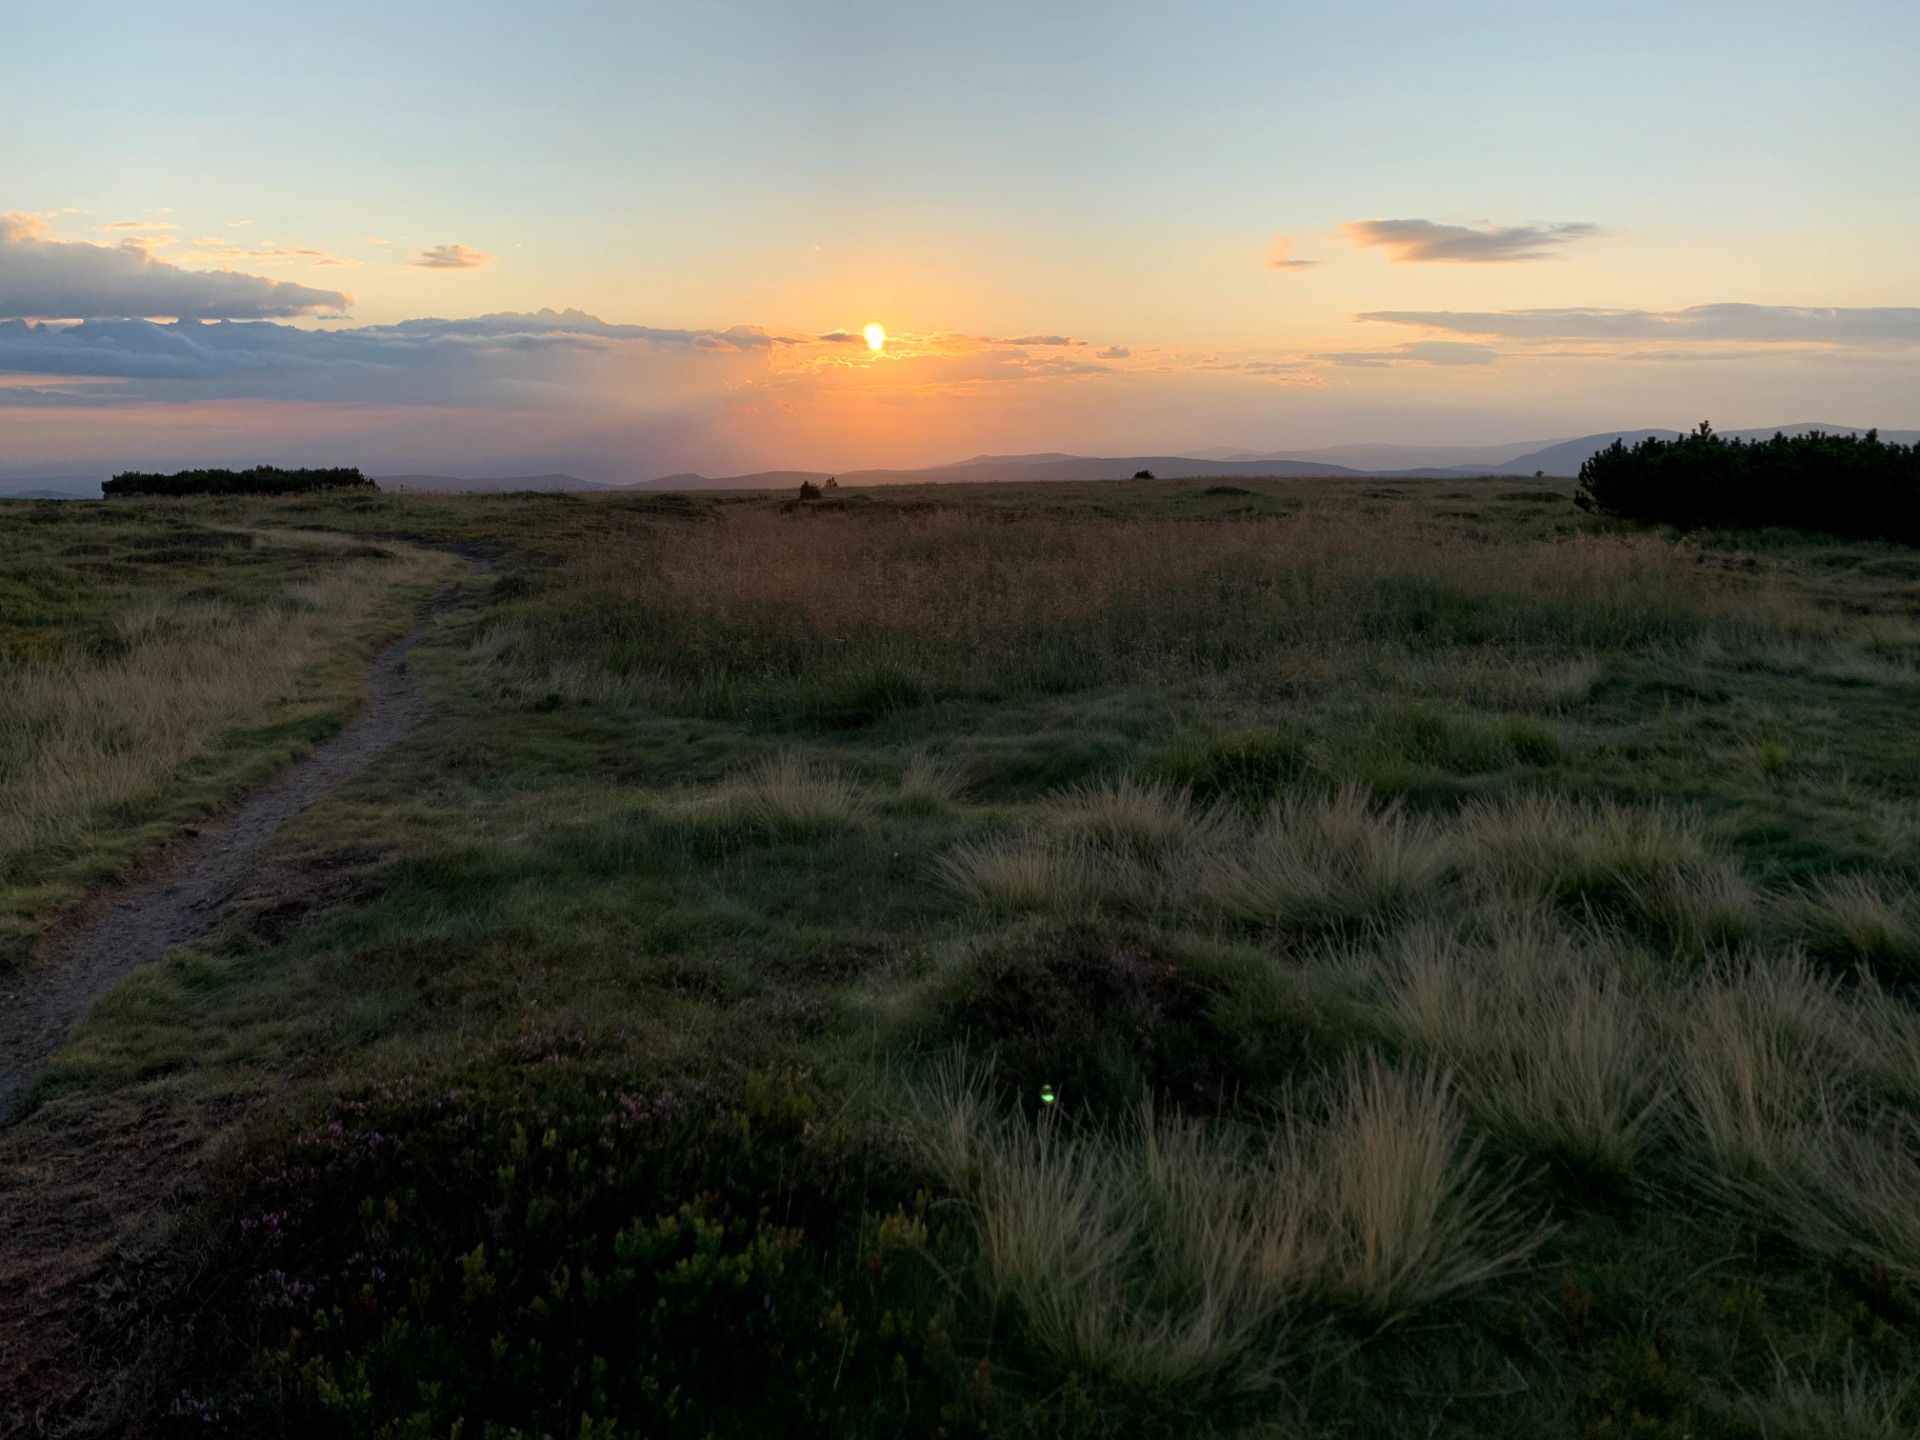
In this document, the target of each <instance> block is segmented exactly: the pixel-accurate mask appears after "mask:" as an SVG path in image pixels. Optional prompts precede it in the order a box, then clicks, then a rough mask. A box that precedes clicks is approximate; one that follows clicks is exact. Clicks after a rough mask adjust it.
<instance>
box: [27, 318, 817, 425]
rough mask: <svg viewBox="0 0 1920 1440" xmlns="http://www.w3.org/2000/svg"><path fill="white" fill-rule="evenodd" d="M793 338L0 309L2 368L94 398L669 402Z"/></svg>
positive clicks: (538, 322)
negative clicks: (91, 383) (10, 314)
mask: <svg viewBox="0 0 1920 1440" xmlns="http://www.w3.org/2000/svg"><path fill="white" fill-rule="evenodd" d="M796 343H800V342H798V341H797V340H795V339H794V338H792V337H787V336H776V335H771V334H769V333H767V332H766V331H764V330H761V329H758V328H756V327H754V326H747V325H736V326H732V327H730V328H728V329H724V330H711V329H708V330H679V329H667V328H660V327H655V326H646V325H618V324H610V323H608V322H606V321H603V320H600V319H599V318H597V317H595V316H592V315H587V314H583V313H582V312H580V311H578V310H565V311H555V310H541V311H538V312H535V313H532V314H515V313H502V314H495V315H481V316H476V317H474V318H472V319H467V320H437V319H421V320H406V321H402V322H400V323H399V324H397V325H368V326H359V327H352V328H341V329H334V330H310V329H300V328H296V327H294V326H291V325H280V324H273V323H270V322H261V321H252V322H220V323H214V324H202V323H200V322H198V321H192V320H188V321H183V322H176V323H172V324H155V323H153V322H151V321H146V320H123V319H94V320H87V321H85V322H83V323H81V324H78V325H55V324H32V323H29V322H28V321H25V320H0V375H6V374H20V375H32V376H38V377H44V378H46V379H49V380H51V379H54V378H58V377H66V378H69V379H70V378H73V377H97V378H101V379H111V380H114V381H117V382H119V386H118V388H117V389H116V390H114V391H113V392H112V393H111V394H101V395H99V396H98V397H96V398H94V399H93V400H92V401H91V402H90V403H99V404H111V403H127V402H130V401H140V400H148V401H151V400H202V399H245V398H273V399H295V400H314V401H332V402H340V401H351V402H356V403H360V404H372V403H382V404H437V405H487V404H499V405H511V406H518V407H522V408H551V407H558V406H562V405H565V404H567V403H571V400H572V398H574V397H585V396H586V395H587V394H588V393H589V392H590V391H591V390H592V388H593V386H594V385H595V384H596V383H602V384H604V386H605V387H606V388H607V389H609V390H613V391H619V392H622V393H629V394H631V393H639V392H640V391H642V390H645V389H647V388H648V387H651V392H652V393H656V394H657V396H658V398H660V399H661V400H662V401H663V402H664V401H666V400H668V399H670V398H671V395H672V393H673V387H674V386H676V385H678V386H682V387H685V386H689V385H691V386H694V387H696V388H697V387H700V386H705V387H707V388H709V389H711V388H716V387H718V386H719V385H720V384H721V383H722V379H721V378H720V377H726V380H725V383H735V382H738V381H740V380H743V379H745V378H747V376H748V374H749V373H750V369H751V367H749V369H748V370H741V369H740V368H739V367H741V366H743V365H747V363H748V357H750V356H752V355H755V354H757V355H758V356H759V360H758V364H759V366H761V367H764V366H765V364H766V358H767V356H768V355H770V354H771V353H772V352H773V349H774V347H776V346H788V345H793V344H796ZM676 356H678V357H681V358H680V359H678V360H676V359H674V358H673V357H676ZM729 366H731V367H734V368H733V369H728V368H727V367H729ZM716 367H719V368H716ZM39 388H41V389H43V390H44V389H46V388H48V387H46V386H41V387H39Z"/></svg>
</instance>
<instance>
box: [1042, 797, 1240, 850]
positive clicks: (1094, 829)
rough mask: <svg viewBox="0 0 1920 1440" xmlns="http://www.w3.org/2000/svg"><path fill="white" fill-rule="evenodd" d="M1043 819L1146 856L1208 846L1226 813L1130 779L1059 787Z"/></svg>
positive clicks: (1111, 847)
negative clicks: (1200, 806)
mask: <svg viewBox="0 0 1920 1440" xmlns="http://www.w3.org/2000/svg"><path fill="white" fill-rule="evenodd" d="M1043 818H1044V820H1045V821H1046V822H1047V823H1048V824H1050V825H1052V826H1054V827H1055V828H1057V829H1059V830H1061V831H1063V832H1065V833H1066V834H1068V835H1071V836H1075V837H1077V838H1079V839H1081V840H1084V841H1086V842H1087V843H1088V844H1090V845H1094V846H1098V847H1101V848H1104V849H1108V850H1113V851H1117V852H1120V853H1122V854H1131V855H1139V856H1143V857H1157V856H1167V855H1173V854H1178V853H1179V852H1182V851H1186V852H1195V851H1200V850H1205V849H1209V848H1211V847H1213V846H1215V845H1217V844H1218V843H1219V841H1220V837H1221V833H1222V831H1223V830H1224V829H1225V828H1226V823H1227V821H1226V816H1225V814H1224V812H1223V811H1221V810H1219V809H1217V808H1215V809H1201V808H1199V807H1196V806H1195V805H1194V803H1193V798H1192V796H1190V795H1189V794H1188V793H1187V792H1186V791H1185V790H1182V789H1179V788H1178V787H1176V786H1173V785H1166V784H1160V783H1156V782H1154V781H1141V780H1134V779H1130V778H1128V779H1121V780H1117V781H1109V782H1106V783H1104V784H1098V785H1079V786H1075V787H1073V788H1071V789H1068V790H1062V791H1059V792H1057V793H1055V794H1054V795H1053V796H1051V797H1050V798H1049V799H1048V801H1047V803H1046V805H1045V807H1044V809H1043Z"/></svg>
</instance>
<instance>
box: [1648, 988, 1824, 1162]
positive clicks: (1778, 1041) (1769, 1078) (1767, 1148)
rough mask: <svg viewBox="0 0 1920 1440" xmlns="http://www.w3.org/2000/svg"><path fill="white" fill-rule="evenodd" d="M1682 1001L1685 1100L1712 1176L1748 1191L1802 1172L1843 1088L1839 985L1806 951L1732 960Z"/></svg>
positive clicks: (1693, 1136) (1679, 1044)
mask: <svg viewBox="0 0 1920 1440" xmlns="http://www.w3.org/2000/svg"><path fill="white" fill-rule="evenodd" d="M1679 1008H1680V1014H1681V1016H1682V1019H1681V1022H1680V1025H1679V1026H1678V1030H1677V1033H1676V1034H1675V1036H1674V1040H1673V1048H1674V1054H1675V1058H1676V1066H1677V1072H1678V1074H1677V1084H1678V1090H1679V1098H1680V1101H1681V1109H1682V1112H1683V1115H1684V1117H1685V1123H1686V1128H1687V1136H1688V1139H1689V1141H1690V1143H1691V1145H1692V1147H1693V1149H1694V1150H1695V1152H1696V1155H1697V1158H1698V1161H1699V1162H1700V1163H1703V1164H1704V1165H1705V1167H1706V1169H1705V1178H1706V1180H1707V1181H1708V1183H1709V1184H1715V1185H1717V1184H1727V1185H1730V1186H1731V1187H1733V1188H1734V1189H1736V1190H1741V1189H1746V1188H1751V1187H1754V1186H1761V1187H1772V1186H1779V1185H1783V1184H1787V1183H1790V1182H1794V1181H1796V1180H1797V1179H1799V1178H1800V1177H1802V1176H1803V1175H1804V1174H1805V1172H1806V1171H1807V1168H1808V1166H1809V1165H1810V1163H1811V1161H1812V1156H1813V1149H1814V1146H1815V1144H1816V1142H1817V1140H1818V1139H1819V1137H1820V1135H1821V1133H1822V1132H1823V1131H1824V1130H1825V1129H1826V1128H1827V1127H1828V1126H1829V1125H1830V1124H1831V1123H1832V1116H1833V1110H1834V1106H1835V1104H1836V1103H1837V1101H1838V1099H1839V1097H1840V1092H1841V1090H1842V1088H1843V1085H1844V1076H1843V1075H1842V1074H1840V1073H1839V1071H1838V1067H1837V1065H1836V1062H1835V1060H1834V1057H1833V1051H1832V1047H1831V1037H1832V1036H1833V1034H1834V1032H1835V1027H1836V1025H1837V1024H1838V1023H1839V1019H1840V1016H1841V1013H1842V1012H1841V1011H1840V1001H1839V998H1838V995H1837V993H1836V991H1835V988H1834V985H1833V982H1832V981H1830V980H1828V979H1825V978H1823V977H1821V976H1819V975H1817V974H1816V973H1815V972H1814V971H1813V969H1812V968H1811V967H1810V966H1809V965H1808V964H1807V963H1806V961H1805V960H1804V959H1802V958H1800V957H1798V956H1791V955H1790V956H1787V957H1784V958H1778V959H1753V960H1749V961H1747V962H1746V963H1744V964H1739V965H1736V964H1732V963H1728V964H1723V965H1721V966H1718V967H1716V968H1715V970H1714V971H1713V972H1712V973H1710V974H1709V975H1708V976H1706V977H1705V978H1703V979H1702V980H1701V981H1700V982H1698V983H1697V984H1696V985H1694V986H1693V987H1692V988H1691V990H1690V991H1689V992H1687V993H1686V994H1685V995H1684V996H1683V997H1682V998H1681V1001H1680V1007H1679Z"/></svg>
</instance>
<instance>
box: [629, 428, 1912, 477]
mask: <svg viewBox="0 0 1920 1440" xmlns="http://www.w3.org/2000/svg"><path fill="white" fill-rule="evenodd" d="M1865 429H1866V427H1864V426H1856V425H1827V424H1821V423H1819V422H1815V421H1806V422H1802V423H1800V424H1795V425H1770V426H1765V427H1762V428H1758V429H1752V430H1730V431H1727V432H1725V433H1726V434H1727V436H1728V437H1729V438H1739V439H1746V440H1765V439H1768V438H1770V437H1772V436H1773V435H1776V434H1786V435H1799V434H1804V433H1806V432H1807V431H1810V430H1824V431H1826V432H1827V433H1828V434H1833V435H1839V434H1848V435H1851V434H1861V433H1864V431H1865ZM1680 433H1681V432H1680V431H1678V430H1657V429H1650V430H1602V431H1598V432H1596V433H1595V434H1592V435H1582V436H1579V437H1578V438H1576V439H1572V440H1547V441H1537V440H1536V441H1519V442H1514V443H1510V444H1506V445H1490V446H1486V447H1481V448H1476V447H1470V446H1425V445H1365V444H1360V445H1342V446H1335V447H1332V448H1330V449H1326V450H1293V451H1277V452H1273V453H1269V454H1260V453H1257V452H1248V451H1233V450H1224V449H1217V450H1215V451H1214V453H1213V454H1212V455H1126V456H1110V457H1100V456H1090V455H1062V454H1058V453H1047V454H1041V455H976V456H974V457H973V458H972V459H970V460H959V461H955V462H953V463H952V464H948V465H933V466H926V467H923V468H920V469H902V470H842V471H840V472H838V476H837V478H838V479H839V481H840V483H841V484H843V485H915V484H919V485H927V484H941V483H945V484H957V483H975V484H981V483H997V482H1005V481H1016V480H1028V481H1046V480H1126V479H1130V478H1131V477H1132V476H1133V475H1134V474H1136V473H1137V472H1139V471H1141V470H1150V471H1152V472H1153V474H1154V475H1156V476H1157V477H1159V478H1160V479H1162V480H1172V479H1183V480H1186V479H1212V478H1223V477H1226V478H1239V479H1261V478H1273V477H1290V476H1333V477H1337V476H1342V475H1346V476H1353V477H1359V476H1370V477H1377V478H1379V479H1385V480H1393V479H1435V480H1439V479H1465V478H1468V477H1470V476H1475V475H1533V474H1535V473H1540V474H1545V475H1553V476H1560V477H1571V476H1573V475H1575V474H1577V473H1578V472H1579V469H1580V466H1581V464H1582V463H1583V462H1584V461H1586V459H1587V458H1588V457H1589V456H1591V455H1595V454H1597V453H1598V452H1600V451H1602V450H1604V449H1606V448H1607V446H1609V445H1611V444H1612V443H1613V442H1614V441H1615V440H1625V441H1626V442H1627V443H1628V444H1630V445H1631V444H1635V443H1637V442H1638V441H1640V440H1643V439H1646V438H1647V437H1648V436H1658V437H1660V438H1661V439H1667V440H1671V439H1674V438H1676V437H1678V436H1679V434H1680ZM1880 436H1881V438H1882V439H1883V440H1888V441H1897V442H1898V443H1900V444H1903V445H1910V444H1913V443H1915V442H1916V441H1920V430H1882V431H1881V432H1880ZM1421 460H1426V461H1429V462H1433V461H1440V462H1441V463H1427V464H1421V463H1419V462H1420V461H1421ZM1382 462H1384V463H1382ZM827 476H828V472H827V471H824V470H762V471H757V472H755V473H753V474H747V475H719V476H712V475H700V474H694V473H683V474H678V475H663V476H661V477H660V478H659V479H657V480H643V481H640V482H639V483H637V484H635V485H631V486H625V487H621V488H625V489H634V490H783V489H791V488H794V487H797V486H798V485H799V484H800V483H801V482H802V481H805V480H811V481H813V482H814V483H815V484H819V483H820V482H821V481H823V480H825V479H826V478H827Z"/></svg>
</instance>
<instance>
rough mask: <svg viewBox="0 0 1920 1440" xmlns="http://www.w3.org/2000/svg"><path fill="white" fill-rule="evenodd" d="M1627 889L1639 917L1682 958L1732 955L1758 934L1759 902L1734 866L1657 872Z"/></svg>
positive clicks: (1717, 864) (1717, 863) (1710, 865)
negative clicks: (1715, 953) (1725, 951)
mask: <svg viewBox="0 0 1920 1440" xmlns="http://www.w3.org/2000/svg"><path fill="white" fill-rule="evenodd" d="M1626 889H1627V893H1628V894H1629V895H1630V896H1631V897H1632V904H1633V906H1634V908H1635V909H1636V910H1638V912H1639V913H1640V915H1641V917H1642V918H1643V919H1645V920H1646V921H1647V922H1648V923H1649V924H1650V925H1652V926H1653V928H1654V929H1655V930H1657V931H1659V932H1660V933H1661V934H1662V935H1664V936H1665V937H1666V938H1667V939H1668V941H1670V942H1671V944H1672V945H1673V947H1674V949H1675V950H1676V951H1678V952H1679V953H1681V954H1685V955H1692V956H1699V955H1707V954H1711V953H1713V952H1715V951H1723V950H1729V949H1732V948H1733V947H1735V946H1738V945H1742V944H1744V943H1746V942H1747V941H1749V940H1751V939H1753V938H1754V936H1755V934H1756V933H1757V932H1758V930H1759V928H1760V901H1759V899H1758V897H1757V896H1755V894H1754V892H1753V887H1752V886H1751V885H1750V884H1748V883H1747V877H1746V875H1745V874H1744V873H1743V872H1742V871H1741V869H1740V867H1739V866H1738V865H1735V864H1733V863H1732V862H1730V861H1724V860H1723V861H1714V862H1711V863H1708V864H1705V865H1698V866H1689V867H1686V868H1679V867H1676V868H1672V869H1668V870H1665V871H1660V872H1656V873H1655V874H1653V875H1651V876H1649V877H1648V878H1646V879H1644V880H1640V881H1637V882H1631V883H1629V884H1628V885H1627V887H1626Z"/></svg>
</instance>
